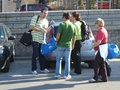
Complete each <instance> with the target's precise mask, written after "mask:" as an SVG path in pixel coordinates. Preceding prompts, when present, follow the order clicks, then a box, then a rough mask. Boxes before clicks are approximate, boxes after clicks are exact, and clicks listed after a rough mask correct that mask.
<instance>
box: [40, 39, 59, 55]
mask: <svg viewBox="0 0 120 90" xmlns="http://www.w3.org/2000/svg"><path fill="white" fill-rule="evenodd" d="M56 48H57V46H56V38H55V37H52V38H51V39H50V40H49V41H48V42H47V43H46V44H42V45H41V50H40V51H41V54H42V55H47V54H48V53H50V52H52V51H54V50H55V49H56Z"/></svg>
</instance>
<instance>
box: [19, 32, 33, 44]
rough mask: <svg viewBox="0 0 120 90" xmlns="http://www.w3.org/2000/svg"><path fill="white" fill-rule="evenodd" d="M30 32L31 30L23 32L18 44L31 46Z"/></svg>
mask: <svg viewBox="0 0 120 90" xmlns="http://www.w3.org/2000/svg"><path fill="white" fill-rule="evenodd" d="M31 31H32V30H29V31H27V32H24V33H23V35H22V37H21V39H20V42H21V43H22V44H23V45H25V46H30V45H31V44H32V35H31Z"/></svg>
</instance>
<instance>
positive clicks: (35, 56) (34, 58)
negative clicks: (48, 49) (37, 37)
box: [32, 42, 39, 71]
mask: <svg viewBox="0 0 120 90" xmlns="http://www.w3.org/2000/svg"><path fill="white" fill-rule="evenodd" d="M32 48H33V54H32V71H34V70H37V59H38V56H39V55H38V48H39V47H38V43H37V42H33V43H32Z"/></svg>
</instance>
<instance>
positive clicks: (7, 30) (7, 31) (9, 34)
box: [5, 26, 11, 37]
mask: <svg viewBox="0 0 120 90" xmlns="http://www.w3.org/2000/svg"><path fill="white" fill-rule="evenodd" d="M5 31H6V34H7V36H8V37H10V36H11V31H10V29H9V28H8V27H6V26H5Z"/></svg>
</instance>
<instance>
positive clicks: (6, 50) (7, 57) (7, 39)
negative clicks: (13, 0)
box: [0, 23, 15, 72]
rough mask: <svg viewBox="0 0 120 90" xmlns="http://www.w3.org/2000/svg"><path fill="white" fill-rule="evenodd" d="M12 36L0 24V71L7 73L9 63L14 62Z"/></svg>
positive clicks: (3, 25) (7, 29)
mask: <svg viewBox="0 0 120 90" xmlns="http://www.w3.org/2000/svg"><path fill="white" fill-rule="evenodd" d="M14 39H15V37H14V36H12V34H11V31H10V29H9V28H8V27H7V26H6V25H5V24H3V23H0V71H2V72H8V71H9V68H10V62H13V61H14V54H15V50H14V42H13V40H14Z"/></svg>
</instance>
